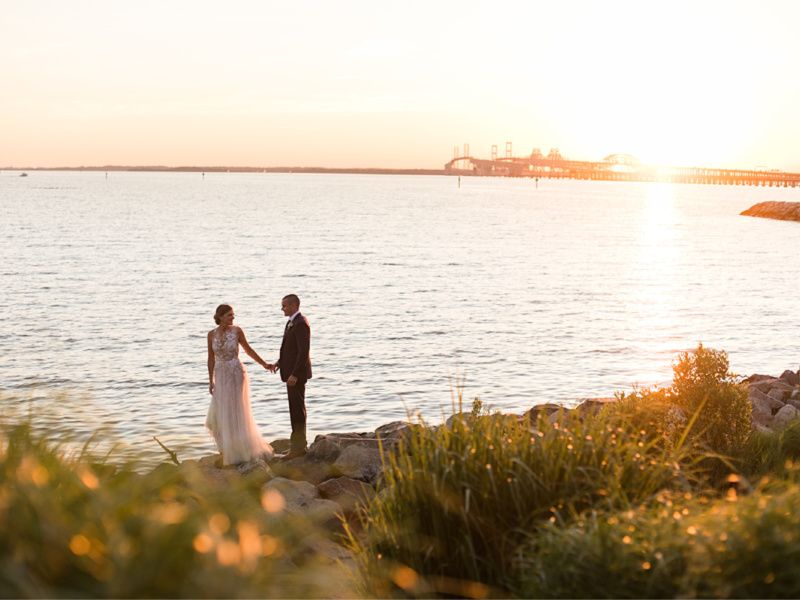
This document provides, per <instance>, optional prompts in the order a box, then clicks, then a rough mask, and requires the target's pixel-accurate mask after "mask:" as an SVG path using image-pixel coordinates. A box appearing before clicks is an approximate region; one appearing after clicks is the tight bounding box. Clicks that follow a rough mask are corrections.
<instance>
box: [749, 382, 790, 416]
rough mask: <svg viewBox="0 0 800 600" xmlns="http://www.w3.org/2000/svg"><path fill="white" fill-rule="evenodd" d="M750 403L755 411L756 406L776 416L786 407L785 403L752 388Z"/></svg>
mask: <svg viewBox="0 0 800 600" xmlns="http://www.w3.org/2000/svg"><path fill="white" fill-rule="evenodd" d="M749 397H750V403H751V404H752V405H753V408H754V409H755V407H756V405H759V406H760V407H763V408H765V409H768V410H769V411H770V414H775V413H776V412H778V411H779V410H780V409H781V408H782V407H783V405H784V402H781V401H780V400H777V399H776V398H773V397H772V396H770V395H767V394H765V393H764V392H762V391H760V390H758V389H756V388H750V391H749Z"/></svg>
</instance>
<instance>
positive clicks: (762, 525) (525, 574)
mask: <svg viewBox="0 0 800 600" xmlns="http://www.w3.org/2000/svg"><path fill="white" fill-rule="evenodd" d="M795 472H796V471H795ZM795 479H796V478H795ZM798 560H800V486H798V485H797V484H796V483H794V482H790V483H786V482H783V483H778V484H776V483H774V482H772V483H770V482H766V483H765V484H762V485H761V486H760V487H759V488H758V489H757V490H756V493H754V494H752V495H750V496H746V497H737V496H736V494H735V493H730V494H729V495H728V497H726V498H724V499H717V500H714V501H713V502H712V501H709V499H707V498H703V497H700V498H696V497H689V496H676V495H674V494H673V495H670V494H664V495H662V496H661V497H660V498H659V500H658V501H657V502H656V503H654V504H653V505H652V506H650V507H649V508H642V509H640V510H638V511H622V512H618V513H613V514H612V513H607V512H603V511H589V512H587V514H585V515H583V516H582V517H581V518H579V519H576V520H574V521H572V522H570V523H569V524H565V525H561V524H553V525H551V526H548V527H546V528H544V529H542V530H540V531H538V532H537V533H535V534H533V535H532V536H531V538H530V540H529V544H528V545H527V546H526V547H525V548H524V549H523V550H522V551H521V552H520V558H519V560H518V562H517V569H518V574H519V576H518V581H519V587H518V588H516V589H514V590H513V591H514V592H515V593H516V594H518V595H520V596H523V597H546V598H608V597H616V598H660V597H664V598H666V597H669V598H672V597H701V598H702V597H719V598H730V597H733V598H779V597H784V598H796V597H798V596H800V571H799V570H798V569H797V568H796V564H797V561H798Z"/></svg>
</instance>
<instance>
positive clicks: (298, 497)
mask: <svg viewBox="0 0 800 600" xmlns="http://www.w3.org/2000/svg"><path fill="white" fill-rule="evenodd" d="M270 491H273V492H278V493H280V495H281V496H282V497H283V500H284V503H285V504H284V507H283V510H285V511H286V512H288V513H292V514H298V515H303V516H306V517H308V518H310V519H313V520H315V521H320V522H325V521H333V520H336V515H337V514H338V513H339V512H340V510H341V508H340V507H339V505H338V504H336V502H332V501H330V500H324V499H322V498H320V496H319V492H318V491H317V488H316V486H314V485H313V484H311V483H308V482H307V481H293V480H291V479H286V478H284V477H275V478H274V479H272V480H271V481H269V482H267V483H266V484H265V485H264V486H263V487H262V488H261V492H262V494H265V493H267V492H270Z"/></svg>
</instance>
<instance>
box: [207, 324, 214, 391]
mask: <svg viewBox="0 0 800 600" xmlns="http://www.w3.org/2000/svg"><path fill="white" fill-rule="evenodd" d="M206 339H207V341H208V393H209V394H213V393H214V350H213V349H212V348H211V332H209V333H208V336H207V338H206Z"/></svg>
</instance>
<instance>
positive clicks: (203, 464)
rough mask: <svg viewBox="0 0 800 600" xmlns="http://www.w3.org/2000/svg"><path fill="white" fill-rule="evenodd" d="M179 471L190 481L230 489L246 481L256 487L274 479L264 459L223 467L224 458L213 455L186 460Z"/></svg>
mask: <svg viewBox="0 0 800 600" xmlns="http://www.w3.org/2000/svg"><path fill="white" fill-rule="evenodd" d="M178 470H179V471H180V472H181V473H182V474H183V475H184V476H185V477H186V478H187V479H189V480H194V481H197V482H202V481H205V483H207V484H210V485H211V486H213V487H219V488H224V487H229V486H231V485H236V484H240V483H242V482H243V481H246V482H247V483H248V484H252V485H254V486H258V485H261V484H262V483H264V482H266V481H268V480H269V479H270V478H271V477H272V475H273V474H272V471H271V470H270V468H269V467H268V466H267V464H266V463H265V462H264V461H263V460H262V459H260V458H259V459H256V460H253V461H251V462H249V463H243V464H242V465H228V466H224V467H223V466H222V456H220V455H219V454H211V455H209V456H204V457H202V458H201V459H199V460H184V461H182V462H181V464H180V465H179V466H178Z"/></svg>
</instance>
